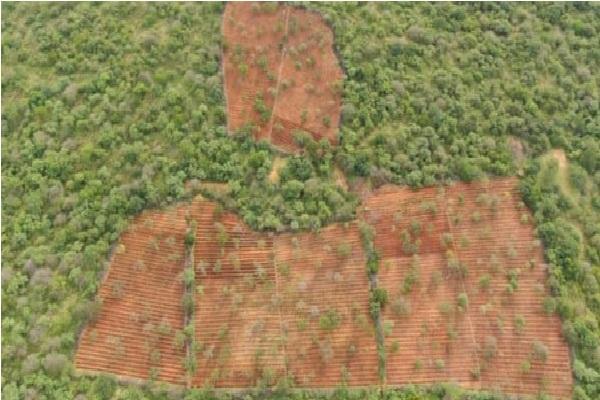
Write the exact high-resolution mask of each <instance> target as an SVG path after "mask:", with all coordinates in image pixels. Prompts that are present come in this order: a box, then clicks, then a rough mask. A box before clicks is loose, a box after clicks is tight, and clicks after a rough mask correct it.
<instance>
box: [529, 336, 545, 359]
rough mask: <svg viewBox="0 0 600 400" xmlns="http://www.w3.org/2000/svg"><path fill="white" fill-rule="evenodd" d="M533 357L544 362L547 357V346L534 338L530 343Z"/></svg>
mask: <svg viewBox="0 0 600 400" xmlns="http://www.w3.org/2000/svg"><path fill="white" fill-rule="evenodd" d="M532 352H533V358H534V359H536V360H539V361H542V362H546V360H547V359H548V347H546V345H545V344H544V343H542V342H540V341H539V340H536V341H534V342H533V344H532Z"/></svg>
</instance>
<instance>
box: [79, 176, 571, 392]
mask: <svg viewBox="0 0 600 400" xmlns="http://www.w3.org/2000/svg"><path fill="white" fill-rule="evenodd" d="M517 183H518V181H517V180H516V179H513V178H508V179H498V180H493V181H489V182H482V183H474V184H456V185H453V186H449V187H439V188H426V189H423V190H418V191H413V190H410V189H406V188H398V187H393V186H385V187H383V188H381V189H379V190H378V191H376V192H374V193H372V194H371V195H370V196H369V197H368V198H366V200H365V202H364V205H363V207H362V208H361V209H360V210H359V215H358V220H357V221H353V222H348V223H345V224H333V225H331V226H329V227H326V228H324V229H322V230H321V231H320V232H316V233H315V232H313V233H301V234H292V233H284V234H274V233H257V232H253V231H251V230H250V229H249V228H248V227H247V226H246V225H245V224H244V223H243V222H242V221H241V220H240V219H239V218H238V217H237V216H236V215H234V214H232V213H229V212H223V211H222V209H221V208H220V207H219V206H217V205H216V204H215V203H212V202H209V201H205V200H203V199H201V198H197V199H196V200H194V201H193V202H191V203H190V204H186V205H183V206H180V207H178V208H173V209H171V210H166V211H164V212H152V213H144V214H142V215H141V216H140V217H139V218H137V219H136V220H135V221H134V223H133V224H132V227H131V228H130V229H129V230H128V231H127V232H126V233H125V234H124V235H123V237H122V239H121V242H120V245H119V246H118V250H117V251H116V253H115V255H114V257H113V260H112V263H111V266H110V269H109V272H108V275H107V278H106V280H105V281H104V282H103V284H102V289H101V290H100V294H99V297H100V298H101V299H102V300H103V308H102V312H101V313H100V316H99V318H98V320H97V321H96V322H94V323H92V324H90V326H88V327H87V328H86V330H85V332H84V334H83V337H82V340H81V343H80V346H79V349H78V352H77V356H76V365H77V367H78V368H79V369H82V370H88V371H90V370H91V371H105V372H112V373H114V374H117V375H122V376H127V377H137V378H157V379H160V380H164V381H167V382H171V383H177V384H182V383H183V381H184V376H185V373H186V372H185V370H184V368H183V360H184V354H185V352H184V349H183V348H182V347H181V343H179V342H178V340H177V338H178V336H180V335H179V332H180V330H181V329H183V321H184V314H183V311H182V306H181V301H182V298H183V291H184V289H183V285H182V280H181V273H182V271H183V254H184V234H185V230H186V227H187V222H186V220H187V221H190V220H192V221H195V223H196V227H197V228H196V229H197V230H196V242H195V251H194V260H195V282H194V285H195V290H196V292H195V310H194V318H195V321H194V326H195V339H196V347H195V357H196V364H197V367H196V369H195V371H194V373H193V379H192V385H193V386H213V387H221V388H241V387H252V386H256V385H260V384H265V385H273V384H276V383H277V382H278V381H279V380H280V379H284V378H285V379H287V380H289V381H290V382H292V383H293V384H294V385H295V386H298V387H306V388H327V387H334V386H337V385H340V384H342V383H344V384H347V385H350V386H369V385H378V384H381V383H383V382H381V381H380V380H379V375H378V354H377V346H376V339H375V336H376V335H375V327H374V326H375V325H374V324H373V321H372V319H371V317H370V315H369V280H368V277H367V272H366V256H365V252H364V249H363V244H362V241H361V237H360V233H359V223H366V224H369V225H371V226H372V227H373V228H374V230H375V237H374V246H375V249H376V250H377V251H378V253H379V255H380V259H381V261H380V268H379V273H378V277H377V279H378V282H379V286H380V287H382V288H385V289H386V290H387V291H388V294H389V302H388V304H387V305H386V306H385V307H384V309H383V312H382V320H383V330H384V334H385V340H384V345H385V350H386V353H387V362H386V382H385V383H386V384H387V385H390V386H394V385H403V384H408V383H434V382H441V381H454V382H457V383H459V384H460V385H462V386H464V387H469V388H475V389H492V390H493V389H501V390H502V391H505V392H507V393H515V394H536V393H542V392H543V393H547V394H550V395H553V396H556V397H561V398H562V397H569V396H570V393H571V388H572V376H571V369H570V364H569V352H568V347H567V344H566V342H565V341H564V339H563V338H562V336H561V333H560V321H559V319H558V317H557V316H556V315H555V314H548V313H546V312H545V311H544V307H543V305H544V301H545V299H546V297H548V296H549V293H548V290H547V288H546V287H545V285H544V282H545V279H546V268H547V267H546V265H545V264H544V261H543V257H542V255H543V252H542V248H541V247H540V243H539V241H538V240H537V239H536V237H535V234H534V226H533V225H532V219H531V215H530V214H529V212H528V211H527V209H526V208H525V207H524V206H523V204H522V203H521V202H520V199H519V194H518V191H517ZM359 221H361V222H359Z"/></svg>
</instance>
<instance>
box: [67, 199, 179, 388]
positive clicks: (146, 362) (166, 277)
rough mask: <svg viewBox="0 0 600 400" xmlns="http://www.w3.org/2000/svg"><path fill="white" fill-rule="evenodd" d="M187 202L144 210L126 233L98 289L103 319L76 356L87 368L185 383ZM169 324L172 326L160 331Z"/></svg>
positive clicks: (91, 329) (89, 329)
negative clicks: (180, 343) (178, 337)
mask: <svg viewBox="0 0 600 400" xmlns="http://www.w3.org/2000/svg"><path fill="white" fill-rule="evenodd" d="M184 212H185V207H178V208H174V209H170V210H163V211H152V212H144V213H142V214H141V215H140V216H138V217H137V218H135V220H134V221H133V223H132V224H131V227H130V228H129V229H128V230H127V231H126V232H125V233H124V234H123V235H122V236H121V240H120V243H119V245H118V246H117V250H116V252H115V254H114V256H113V258H112V261H111V264H110V268H109V269H108V272H107V275H106V277H105V279H104V281H103V282H102V286H101V287H100V291H99V293H98V297H99V299H101V301H102V308H101V311H100V315H99V316H98V318H97V321H96V322H94V323H91V324H90V325H89V326H87V327H86V328H85V330H84V331H83V334H82V337H81V340H80V342H79V348H78V349H77V353H76V356H75V365H76V366H77V368H79V369H82V370H92V371H100V372H111V373H114V374H116V375H121V376H126V377H132V378H140V379H149V378H150V376H151V375H152V373H153V372H154V373H155V374H156V373H157V374H158V375H157V378H158V379H160V380H163V381H167V382H172V383H176V384H183V383H184V375H185V373H184V370H183V367H182V363H181V360H182V359H183V356H184V352H183V348H178V347H176V346H175V344H174V340H173V339H174V332H175V331H176V330H181V329H183V308H182V306H181V300H182V296H183V284H182V280H181V278H180V274H181V272H182V271H183V254H184V253H183V251H184V246H183V236H184V233H185V226H186V225H185V218H184ZM161 324H163V325H164V326H165V327H169V326H170V329H169V330H168V331H167V330H164V331H162V333H161V331H160V329H159V326H160V325H161Z"/></svg>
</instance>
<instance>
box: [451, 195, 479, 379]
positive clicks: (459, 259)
mask: <svg viewBox="0 0 600 400" xmlns="http://www.w3.org/2000/svg"><path fill="white" fill-rule="evenodd" d="M443 204H444V215H445V216H446V223H447V224H448V231H449V232H450V235H451V237H452V248H453V249H454V252H455V253H456V258H457V259H458V261H459V262H461V257H460V253H459V250H458V246H457V244H456V239H455V232H454V230H453V229H452V223H451V221H450V216H449V214H448V197H447V194H446V193H444V202H443ZM459 279H460V288H461V290H462V292H463V293H467V288H466V286H465V280H464V278H463V277H462V275H460V278H459ZM467 307H468V306H467ZM465 316H466V318H467V323H468V324H469V331H470V332H471V342H472V343H473V346H474V350H475V361H476V362H477V369H478V370H479V371H481V360H480V359H479V343H477V339H476V337H475V328H473V321H472V320H471V314H470V313H469V312H468V310H465ZM478 386H479V387H481V384H479V385H478Z"/></svg>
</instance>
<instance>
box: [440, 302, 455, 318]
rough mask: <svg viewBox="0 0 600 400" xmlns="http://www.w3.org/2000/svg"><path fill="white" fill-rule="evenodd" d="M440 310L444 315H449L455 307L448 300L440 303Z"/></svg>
mask: <svg viewBox="0 0 600 400" xmlns="http://www.w3.org/2000/svg"><path fill="white" fill-rule="evenodd" d="M439 310H440V313H441V314H442V315H445V316H449V315H450V314H452V311H453V307H452V304H450V303H449V302H447V301H444V302H443V303H442V304H440V306H439Z"/></svg>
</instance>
